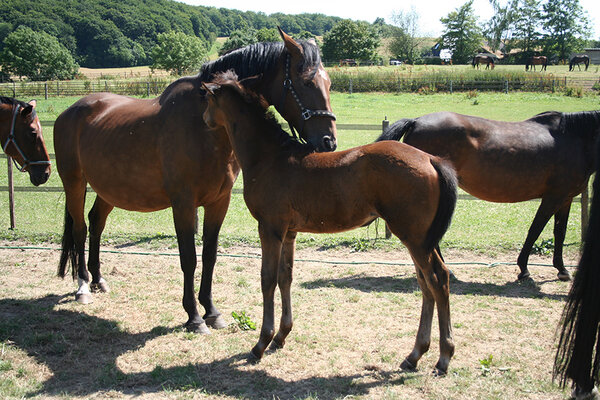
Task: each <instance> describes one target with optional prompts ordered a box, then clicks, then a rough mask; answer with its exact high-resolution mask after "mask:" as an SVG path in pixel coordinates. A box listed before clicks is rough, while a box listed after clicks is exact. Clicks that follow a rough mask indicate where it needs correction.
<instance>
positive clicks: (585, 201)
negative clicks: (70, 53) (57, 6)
mask: <svg viewBox="0 0 600 400" xmlns="http://www.w3.org/2000/svg"><path fill="white" fill-rule="evenodd" d="M42 124H45V125H50V124H54V121H43V122H42ZM389 124H390V121H388V120H387V119H384V120H383V121H382V122H381V125H367V124H337V128H338V129H339V130H364V131H376V130H379V131H385V130H386V129H387V128H388V127H389ZM282 126H283V127H287V124H285V123H284V124H282ZM1 158H6V159H7V163H8V186H0V192H6V191H8V193H9V210H10V229H14V228H15V226H16V223H15V212H14V209H15V204H14V193H15V192H29V193H32V192H37V193H62V192H64V190H63V187H62V186H17V187H15V186H13V184H12V181H13V176H12V159H11V157H9V156H7V155H6V154H4V153H0V159H1ZM50 158H51V159H54V160H55V159H56V157H55V155H54V154H50ZM588 186H589V185H586V188H585V189H584V191H583V193H581V196H578V197H576V198H574V199H573V201H574V202H579V203H581V235H582V237H581V240H582V241H583V234H584V232H585V228H586V227H587V223H588V219H589V216H588V209H589V194H588ZM87 191H88V192H93V189H92V188H90V187H89V186H88V187H87ZM232 193H233V194H238V195H239V194H243V189H238V188H234V189H233V190H232ZM458 198H459V199H461V200H480V199H478V198H477V197H475V196H472V195H470V194H459V196H458ZM532 201H539V199H538V200H532Z"/></svg>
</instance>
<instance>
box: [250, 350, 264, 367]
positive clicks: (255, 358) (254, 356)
mask: <svg viewBox="0 0 600 400" xmlns="http://www.w3.org/2000/svg"><path fill="white" fill-rule="evenodd" d="M261 358H262V354H261V355H258V354H257V350H256V349H255V348H253V349H252V350H250V354H248V362H249V363H251V364H258V362H259V361H260V359H261Z"/></svg>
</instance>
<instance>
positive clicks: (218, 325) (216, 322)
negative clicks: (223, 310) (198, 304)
mask: <svg viewBox="0 0 600 400" xmlns="http://www.w3.org/2000/svg"><path fill="white" fill-rule="evenodd" d="M204 322H206V325H208V326H210V327H211V328H213V329H223V328H227V323H226V322H225V319H224V318H223V317H222V316H221V315H217V316H216V317H207V318H204Z"/></svg>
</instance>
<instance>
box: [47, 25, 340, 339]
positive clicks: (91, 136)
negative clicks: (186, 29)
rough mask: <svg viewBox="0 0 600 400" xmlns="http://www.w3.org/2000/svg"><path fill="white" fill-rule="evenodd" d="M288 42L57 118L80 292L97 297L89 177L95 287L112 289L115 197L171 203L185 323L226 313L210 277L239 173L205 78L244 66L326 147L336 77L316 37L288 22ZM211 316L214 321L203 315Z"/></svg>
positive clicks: (131, 203)
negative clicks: (106, 272) (108, 261)
mask: <svg viewBox="0 0 600 400" xmlns="http://www.w3.org/2000/svg"><path fill="white" fill-rule="evenodd" d="M281 35H282V38H283V40H284V42H283V43H282V42H279V43H259V44H255V45H251V46H248V47H245V48H243V49H240V50H237V51H235V52H232V53H230V54H228V55H226V56H223V57H222V58H220V59H218V60H216V61H214V62H212V63H210V64H207V65H205V66H204V67H203V68H202V70H201V72H200V74H199V75H197V76H192V77H185V78H181V79H178V80H177V81H175V82H173V83H172V84H171V85H170V86H169V87H168V88H167V89H165V91H164V92H163V93H162V94H161V95H160V96H159V97H158V98H155V99H148V100H144V99H134V98H130V97H124V96H119V95H115V94H109V93H97V94H92V95H89V96H86V97H84V98H82V99H81V100H79V101H77V102H76V103H75V104H74V105H72V106H71V107H69V108H68V109H67V110H66V111H65V112H63V113H62V114H61V115H60V116H59V117H58V119H57V121H56V125H55V130H54V145H55V150H56V164H57V168H58V172H59V174H60V177H61V179H62V181H63V185H64V188H65V192H66V213H65V230H64V236H63V245H62V255H61V259H60V264H59V275H61V276H64V275H65V273H66V264H67V261H68V259H69V258H70V259H71V263H72V268H73V277H74V278H75V275H77V277H78V281H79V290H78V292H77V294H76V299H77V300H78V301H79V302H82V303H86V302H89V301H91V300H92V298H91V294H90V285H89V275H88V271H87V270H86V266H85V259H84V247H85V241H86V224H85V220H84V202H85V193H86V184H87V183H89V184H90V186H91V187H92V188H93V189H94V191H95V192H96V193H97V196H96V200H95V202H94V205H93V207H92V209H91V211H90V213H89V224H90V227H89V232H90V243H89V259H88V269H89V272H90V273H91V275H92V280H91V285H92V289H99V290H102V291H108V285H107V284H106V281H105V280H104V279H103V278H102V276H101V274H100V260H99V248H100V235H101V234H102V231H103V229H104V225H105V222H106V218H107V216H108V214H109V213H110V212H111V210H112V209H113V207H119V208H123V209H126V210H131V211H145V212H149V211H156V210H160V209H164V208H168V207H171V208H172V209H173V220H174V222H175V231H176V233H177V242H178V245H179V255H180V262H181V269H182V271H183V275H184V288H183V307H184V309H185V311H186V312H187V314H188V316H189V319H188V321H187V322H186V327H187V328H188V329H189V330H194V331H197V332H204V333H206V332H208V328H207V326H206V324H208V325H209V326H212V327H215V328H220V327H223V326H225V322H224V320H223V318H222V317H221V316H220V313H219V311H218V310H217V309H216V307H215V306H214V304H213V302H212V294H211V291H212V289H211V286H212V275H213V268H214V264H215V260H216V255H217V239H218V234H219V230H220V228H221V225H222V223H223V219H224V218H225V214H226V212H227V208H228V206H229V200H230V197H231V188H232V185H233V183H234V181H235V179H236V177H237V175H238V173H239V166H238V163H237V161H236V159H235V156H234V154H233V151H232V148H231V145H230V143H229V139H228V138H227V134H226V133H225V131H224V130H223V129H217V130H214V129H209V128H208V127H207V126H206V125H205V123H204V121H203V119H202V114H203V112H204V109H205V108H206V100H205V97H204V94H203V89H202V87H201V82H202V81H203V80H209V79H211V77H212V75H213V74H214V73H215V72H218V71H221V70H227V69H230V68H231V69H234V70H235V71H237V73H239V74H240V75H241V76H248V75H252V76H255V75H259V76H260V79H259V80H258V82H256V85H255V86H254V89H255V90H256V91H257V92H258V93H260V94H261V95H263V96H264V97H265V98H266V99H267V101H268V102H269V103H270V104H273V105H275V107H276V108H277V110H278V111H279V112H280V113H281V115H282V116H283V117H284V118H285V119H286V120H287V121H288V122H289V123H290V125H291V126H292V127H295V128H296V130H297V131H298V132H299V134H300V136H301V137H302V138H304V139H305V140H306V141H307V142H308V143H309V144H310V146H311V147H312V148H315V149H316V150H318V151H332V150H334V149H335V147H336V127H335V122H334V121H335V116H334V115H333V113H332V112H331V107H330V102H329V86H330V81H329V77H328V75H327V73H326V72H325V70H324V69H323V66H322V64H321V60H320V57H319V50H318V48H317V46H316V45H315V43H314V42H312V41H307V42H296V41H294V40H293V39H292V38H290V37H289V36H288V35H286V34H285V33H283V31H281ZM199 206H203V207H204V225H203V232H202V234H203V236H202V238H203V240H202V242H203V251H202V281H201V286H200V294H199V297H198V299H199V301H200V304H201V305H202V306H203V307H204V308H205V310H206V314H205V315H204V317H200V314H199V313H198V310H197V307H196V301H195V299H194V293H195V291H194V272H195V269H196V248H195V241H194V235H195V219H196V215H197V213H196V208H197V207H199ZM205 321H206V324H205Z"/></svg>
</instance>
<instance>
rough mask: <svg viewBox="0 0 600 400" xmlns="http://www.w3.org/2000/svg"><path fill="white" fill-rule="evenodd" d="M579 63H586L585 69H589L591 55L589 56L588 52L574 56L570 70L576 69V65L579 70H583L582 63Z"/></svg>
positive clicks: (570, 62) (570, 63)
mask: <svg viewBox="0 0 600 400" xmlns="http://www.w3.org/2000/svg"><path fill="white" fill-rule="evenodd" d="M579 64H583V65H585V70H586V71H587V70H588V67H589V66H590V56H588V55H587V54H583V55H580V56H573V57H572V58H571V60H570V61H569V71H574V70H575V66H576V65H577V68H579V70H580V71H581V65H579Z"/></svg>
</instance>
